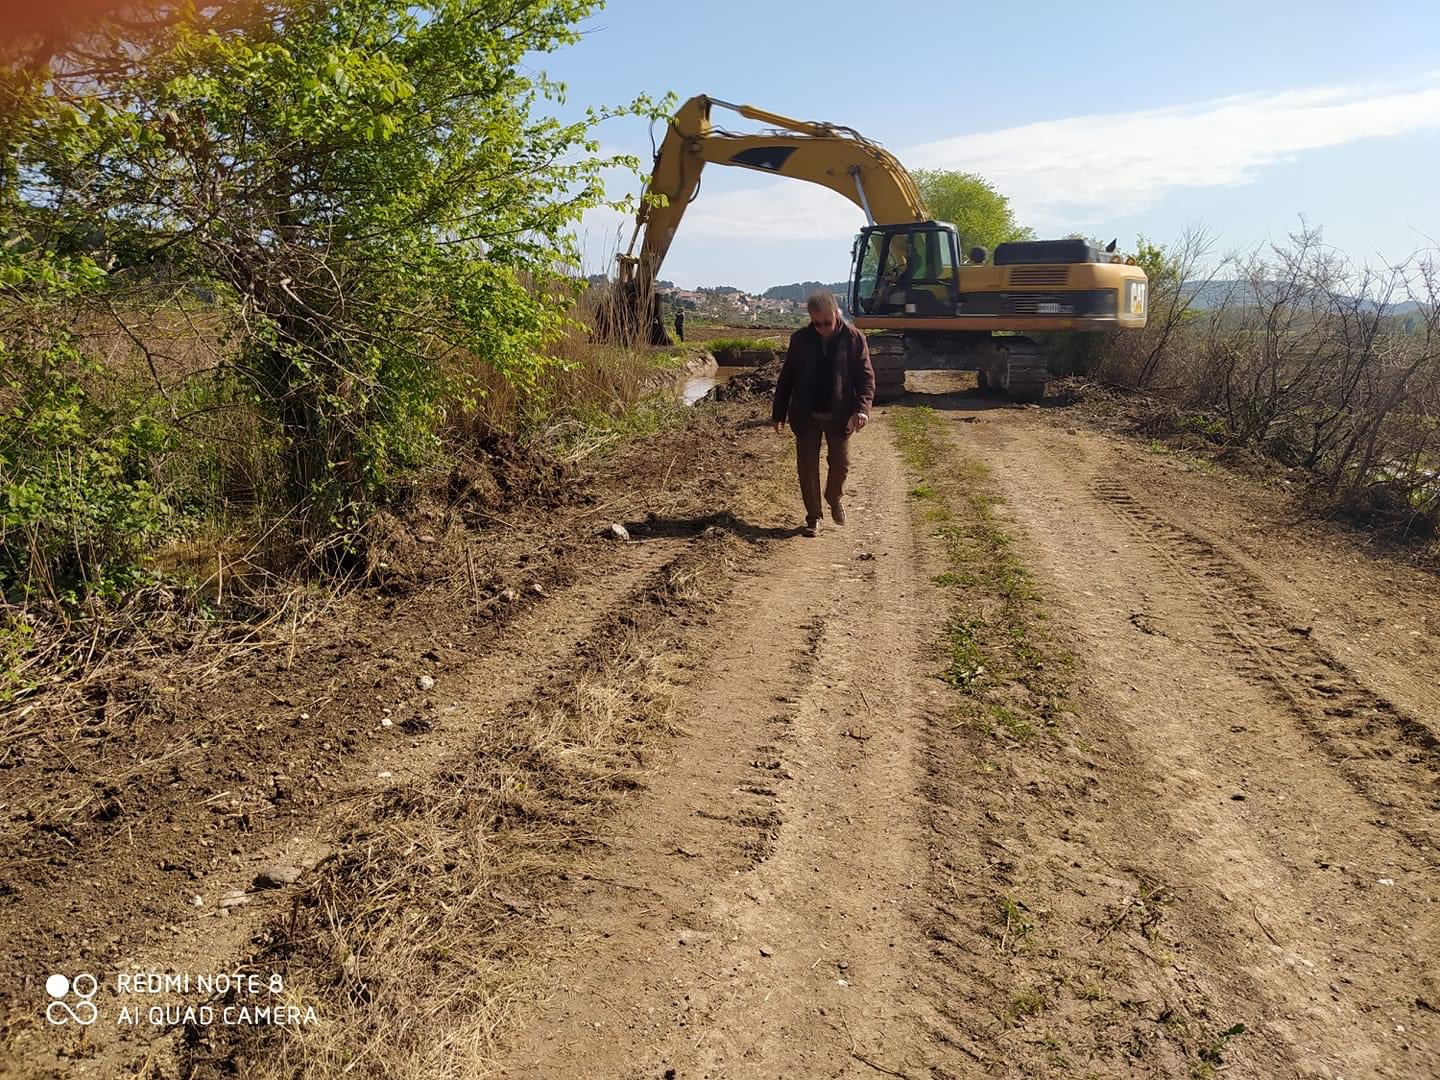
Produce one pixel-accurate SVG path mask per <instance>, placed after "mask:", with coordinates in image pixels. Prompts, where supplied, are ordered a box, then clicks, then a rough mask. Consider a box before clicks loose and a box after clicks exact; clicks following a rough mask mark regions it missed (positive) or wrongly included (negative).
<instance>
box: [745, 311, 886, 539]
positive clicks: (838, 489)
mask: <svg viewBox="0 0 1440 1080" xmlns="http://www.w3.org/2000/svg"><path fill="white" fill-rule="evenodd" d="M805 308H806V310H807V311H809V312H810V325H809V326H806V327H803V328H802V329H800V330H797V331H795V333H793V334H791V335H790V348H789V349H787V350H786V352H785V363H784V365H783V366H782V367H781V368H780V378H779V379H778V380H776V383H775V400H774V402H773V403H772V405H771V408H770V419H771V421H772V422H773V423H774V425H775V430H776V431H777V432H783V431H784V430H785V422H786V421H787V420H788V421H789V422H790V428H791V430H792V431H794V432H795V466H796V470H797V471H798V472H799V474H800V496H801V498H803V499H804V500H805V535H806V536H814V535H816V533H817V532H818V531H819V528H820V520H821V517H822V514H821V511H820V440H821V438H822V437H823V438H824V439H825V445H826V449H827V451H828V453H827V455H826V457H827V462H828V465H829V472H828V474H827V475H826V477H825V501H826V502H827V503H829V504H830V516H831V517H832V518H833V519H834V521H835V524H836V525H844V524H845V507H844V505H843V504H842V503H841V496H842V495H844V492H845V476H846V474H847V473H848V472H849V469H850V436H851V435H853V434H854V433H855V432H857V431H859V430H860V429H861V428H863V427H864V426H865V424H866V423H867V422H868V421H869V419H870V408H871V405H872V404H873V403H874V401H875V369H874V368H872V367H871V366H870V346H869V345H868V344H866V341H865V335H864V334H862V333H861V332H860V331H859V330H856V329H855V327H853V326H851V325H850V324H849V323H847V322H846V321H845V320H844V319H843V318H842V317H841V315H840V306H839V305H838V304H837V303H836V302H835V297H834V295H833V294H832V293H830V292H829V291H826V290H820V291H817V292H813V293H811V294H810V296H809V297H808V298H807V299H806V301H805Z"/></svg>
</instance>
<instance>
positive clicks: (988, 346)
mask: <svg viewBox="0 0 1440 1080" xmlns="http://www.w3.org/2000/svg"><path fill="white" fill-rule="evenodd" d="M869 342H870V364H871V366H872V367H873V368H874V369H875V400H876V402H877V403H883V402H886V401H894V400H896V399H897V398H899V397H900V396H901V395H902V394H904V393H905V373H906V371H909V370H912V369H913V370H916V371H925V370H931V369H936V368H943V369H952V370H957V371H967V370H968V371H976V372H979V379H980V385H981V387H984V388H988V389H991V390H995V391H997V392H1000V393H1003V394H1005V396H1006V397H1008V398H1010V400H1012V401H1019V402H1035V401H1039V400H1040V399H1041V398H1042V397H1044V396H1045V383H1046V382H1047V381H1048V380H1049V378H1050V371H1049V368H1048V366H1047V364H1046V362H1045V357H1044V356H1043V355H1042V354H1041V352H1040V347H1039V346H1038V345H1036V344H1035V342H1033V341H1031V340H1030V339H1029V338H1027V337H994V338H989V339H986V340H984V342H983V344H981V345H969V346H967V347H964V348H960V349H958V350H949V349H944V350H937V349H935V348H934V347H927V346H922V345H919V344H918V343H916V342H912V341H910V340H908V339H906V338H904V337H902V336H901V335H899V334H873V335H871V337H870V339H869Z"/></svg>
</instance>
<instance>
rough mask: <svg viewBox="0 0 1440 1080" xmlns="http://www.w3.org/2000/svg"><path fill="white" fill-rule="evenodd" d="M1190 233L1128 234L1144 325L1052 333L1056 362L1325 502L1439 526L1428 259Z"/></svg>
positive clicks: (1436, 331) (1306, 233) (1438, 375)
mask: <svg viewBox="0 0 1440 1080" xmlns="http://www.w3.org/2000/svg"><path fill="white" fill-rule="evenodd" d="M1209 254H1210V244H1209V242H1208V240H1207V237H1206V236H1205V235H1204V234H1203V233H1199V232H1194V231H1192V232H1190V233H1188V234H1187V235H1186V236H1184V237H1182V238H1181V240H1180V241H1179V242H1177V243H1176V244H1174V245H1172V246H1170V247H1169V248H1161V247H1158V246H1155V245H1150V244H1143V243H1142V245H1141V249H1140V261H1141V263H1142V264H1143V265H1145V267H1146V269H1147V271H1148V272H1149V274H1150V282H1151V284H1150V320H1149V325H1148V326H1147V327H1146V329H1145V330H1144V331H1143V332H1137V333H1127V334H1118V335H1113V336H1108V337H1100V336H1095V337H1092V338H1089V339H1085V338H1080V339H1079V340H1076V338H1075V337H1073V336H1072V338H1071V339H1070V340H1069V341H1067V342H1063V343H1062V342H1059V341H1057V342H1056V343H1055V344H1054V346H1053V348H1052V357H1053V360H1054V363H1055V366H1056V367H1057V369H1058V370H1060V371H1061V372H1066V373H1070V372H1088V373H1089V374H1091V375H1092V376H1094V377H1097V378H1099V379H1101V380H1104V381H1106V382H1110V383H1114V384H1118V385H1122V386H1127V387H1135V388H1139V389H1143V390H1145V391H1147V392H1148V393H1150V394H1151V395H1154V396H1155V397H1157V398H1159V399H1161V400H1162V401H1164V402H1168V403H1169V404H1170V405H1172V406H1173V407H1174V410H1175V415H1176V416H1177V417H1178V422H1179V423H1180V424H1181V425H1183V426H1185V427H1187V428H1189V429H1190V430H1192V431H1195V432H1196V433H1198V434H1200V435H1203V436H1204V437H1206V438H1209V439H1212V440H1216V441H1230V442H1235V443H1239V444H1243V445H1245V446H1248V447H1251V448H1254V449H1256V450H1258V451H1260V452H1262V453H1264V454H1266V455H1269V456H1271V457H1273V458H1275V459H1277V460H1278V461H1280V462H1283V463H1284V464H1286V465H1289V466H1299V467H1303V468H1305V469H1309V470H1311V471H1313V472H1314V473H1315V474H1316V476H1317V477H1318V478H1319V480H1320V481H1321V483H1322V484H1323V485H1324V487H1325V489H1326V491H1328V493H1329V495H1330V497H1331V498H1332V499H1333V500H1334V503H1335V504H1336V505H1337V506H1338V507H1341V508H1343V509H1346V510H1349V511H1352V512H1354V513H1356V514H1358V515H1360V516H1362V517H1365V518H1367V519H1372V520H1373V519H1377V518H1378V519H1381V520H1387V521H1389V522H1392V523H1394V524H1395V525H1397V526H1399V527H1401V528H1402V529H1404V530H1407V531H1410V532H1413V533H1419V534H1422V535H1433V534H1434V532H1435V531H1436V528H1437V524H1440V303H1437V301H1440V294H1437V284H1440V277H1437V275H1440V265H1437V262H1436V258H1435V254H1434V253H1433V252H1431V253H1421V254H1420V255H1417V256H1416V257H1414V258H1412V259H1411V260H1409V261H1408V262H1406V263H1405V264H1404V265H1400V266H1387V267H1382V268H1379V269H1375V268H1372V267H1369V266H1364V265H1359V264H1356V263H1354V262H1353V261H1351V260H1350V259H1348V258H1346V257H1345V256H1344V255H1342V254H1340V253H1338V252H1336V251H1335V250H1333V249H1332V248H1330V247H1327V246H1326V245H1325V244H1324V243H1322V241H1321V237H1320V234H1319V232H1318V231H1316V230H1314V229H1310V228H1304V229H1302V231H1300V232H1298V233H1296V234H1295V235H1293V236H1291V237H1290V238H1289V240H1288V241H1287V242H1286V243H1283V244H1277V245H1273V246H1270V247H1268V248H1265V249H1262V250H1259V251H1254V252H1250V253H1246V254H1243V255H1236V256H1230V257H1228V258H1225V259H1222V260H1218V261H1216V260H1211V259H1210V258H1209Z"/></svg>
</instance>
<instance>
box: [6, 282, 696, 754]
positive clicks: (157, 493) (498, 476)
mask: <svg viewBox="0 0 1440 1080" xmlns="http://www.w3.org/2000/svg"><path fill="white" fill-rule="evenodd" d="M72 314H73V315H74V317H73V319H72V320H71V332H70V333H69V334H68V335H67V344H66V348H65V349H64V350H63V353H64V357H62V359H63V361H64V362H63V363H60V362H58V361H57V365H56V366H55V367H54V368H53V369H50V370H49V374H48V375H47V376H46V377H47V378H48V379H50V380H51V381H54V380H59V381H60V382H61V383H63V384H64V386H66V387H68V388H69V389H68V390H67V392H66V394H65V395H61V399H56V402H57V403H56V404H55V406H54V408H53V409H51V410H50V411H51V412H53V413H55V416H54V417H51V419H54V420H55V421H56V424H58V423H59V419H58V418H59V417H60V416H61V414H62V413H63V415H64V416H68V417H70V418H71V420H72V421H73V422H75V423H83V424H94V425H99V426H100V427H103V428H104V429H105V430H107V431H110V430H112V429H113V430H115V431H119V432H121V433H123V435H124V437H123V438H122V437H121V436H120V435H116V436H115V438H114V439H108V441H107V439H99V440H98V442H97V443H96V444H95V445H93V446H91V447H90V448H89V450H87V451H86V452H84V453H81V452H72V451H70V450H69V449H67V448H66V446H65V445H63V444H65V443H67V442H69V441H73V439H72V437H71V436H65V435H64V432H62V431H60V430H59V429H58V428H57V427H56V425H55V424H51V425H50V426H49V427H48V428H47V427H46V425H44V424H39V425H36V424H34V423H29V425H28V429H27V432H26V433H25V434H24V437H23V438H21V437H20V433H19V432H18V431H17V432H12V434H15V435H16V440H18V441H11V440H0V443H3V445H0V450H3V453H0V489H3V494H4V502H5V505H6V506H7V507H9V509H10V510H15V508H16V507H17V506H22V505H32V504H34V505H35V506H38V507H39V509H37V510H36V512H35V513H34V514H30V515H29V516H28V517H27V515H26V513H21V512H20V511H16V512H15V513H8V512H7V514H6V515H5V518H4V522H3V529H0V533H3V540H4V543H5V545H6V547H7V559H8V562H7V566H9V567H10V570H12V571H16V572H17V573H20V575H21V576H22V577H24V578H25V581H23V582H22V581H21V580H20V578H19V577H16V576H15V575H14V574H11V575H10V576H9V577H8V578H7V579H6V580H0V585H3V586H5V590H6V594H7V595H6V596H5V597H4V598H3V599H0V735H3V736H5V743H6V745H7V746H8V747H12V748H13V747H15V746H17V745H19V743H20V742H22V741H24V740H27V739H28V740H31V741H33V740H34V739H37V738H38V739H42V740H47V741H57V742H66V741H69V740H71V739H72V738H73V737H75V734H76V732H77V731H78V730H79V729H80V728H81V727H84V726H86V725H87V724H90V722H91V719H92V717H93V715H94V714H95V711H96V710H97V709H98V710H100V713H101V714H102V715H103V717H104V719H105V720H106V722H107V723H108V722H109V721H111V720H115V719H119V718H121V717H123V716H124V715H125V714H126V713H128V712H131V711H132V710H133V708H134V707H135V706H136V703H134V702H131V701H129V700H128V696H129V695H127V694H125V693H119V694H117V693H116V692H114V691H113V683H114V681H115V679H116V678H117V676H119V675H121V674H133V669H134V668H135V666H136V665H140V666H142V667H144V668H146V669H149V670H152V671H154V672H156V673H157V675H156V677H157V678H159V679H162V680H164V681H176V680H180V679H184V678H186V677H187V675H194V674H196V673H197V672H202V671H212V670H214V669H215V668H217V667H218V666H221V665H226V664H229V663H232V662H244V660H245V658H246V657H249V656H251V655H252V654H254V653H256V652H260V653H264V652H266V651H269V652H274V650H275V649H276V648H279V649H282V650H284V651H286V652H287V653H293V650H294V648H295V647H296V645H297V642H299V641H300V640H302V639H303V636H304V634H305V633H306V632H307V630H308V629H310V628H311V627H313V626H314V625H315V624H316V623H319V622H323V621H325V620H326V619H328V618H330V617H331V616H333V614H334V612H335V609H336V606H337V604H340V603H343V600H344V598H345V597H346V596H347V595H348V594H350V593H351V592H353V591H354V590H356V589H357V588H359V589H364V588H366V587H371V586H378V587H381V588H385V589H390V590H393V589H396V588H403V587H405V583H404V582H403V581H400V580H399V576H400V575H397V574H396V573H395V570H396V567H395V566H394V565H393V564H392V563H391V560H390V558H389V556H391V555H392V554H393V549H394V548H395V547H396V546H397V543H398V544H399V545H400V546H402V547H403V546H408V547H410V548H415V547H417V546H419V545H422V544H424V545H430V546H431V548H432V549H434V550H437V551H438V550H441V549H443V548H445V547H446V546H447V539H453V536H448V535H447V534H449V533H450V532H451V531H452V530H454V529H455V527H456V526H459V525H466V526H469V527H473V528H480V529H483V528H487V527H491V528H493V527H501V526H499V525H498V523H499V522H500V521H501V520H503V519H504V518H505V517H506V516H507V515H509V514H510V513H511V512H513V511H515V510H517V509H519V508H522V507H524V506H525V505H526V504H527V503H529V502H530V501H532V499H533V497H534V496H535V495H536V493H537V490H538V489H540V488H544V487H548V488H552V489H553V488H554V487H556V486H557V485H564V484H567V483H571V482H573V479H574V478H573V475H571V474H572V473H573V472H574V470H576V469H579V468H589V467H591V466H593V465H594V464H595V463H597V462H599V461H602V460H603V459H605V458H606V457H608V456H609V455H611V454H612V453H614V452H615V451H616V450H618V449H619V448H621V447H622V446H624V445H625V444H626V443H627V440H630V439H633V438H636V437H648V436H653V435H656V434H658V433H660V432H662V431H665V430H668V429H671V428H674V427H675V426H677V425H679V424H682V423H684V422H685V415H684V413H683V410H682V409H681V408H680V407H679V406H678V405H677V404H676V403H675V402H674V400H673V398H672V397H671V395H670V394H669V392H668V391H669V388H670V384H671V383H672V382H673V380H674V371H675V369H676V368H677V367H678V366H679V365H680V364H681V363H682V362H683V359H684V355H683V354H682V353H679V352H676V351H668V352H662V351H657V350H653V349H624V348H618V347H611V346H604V345H600V344H597V343H595V342H593V341H591V340H590V337H589V335H588V333H587V331H586V329H585V326H586V324H585V322H584V321H583V320H584V317H585V316H586V312H585V311H584V310H577V312H576V316H577V317H576V318H575V319H573V320H571V322H570V324H569V329H568V332H567V333H566V335H565V336H563V337H561V338H559V339H557V340H556V341H554V342H553V343H552V345H551V352H552V354H553V361H554V362H553V363H551V364H550V365H549V366H548V367H546V368H545V369H544V371H543V373H542V375H541V377H540V380H539V382H538V383H537V385H535V386H533V387H530V388H528V389H526V390H524V391H523V392H522V391H521V390H519V389H517V388H516V387H515V386H513V385H512V384H511V383H510V382H508V381H507V380H506V379H505V378H504V377H502V376H501V375H500V373H498V372H495V371H492V370H490V369H488V368H486V367H485V366H484V365H481V364H477V363H474V362H472V361H468V360H466V359H465V358H464V357H459V356H457V357H453V358H452V360H451V361H450V362H451V364H452V365H454V366H456V367H458V368H464V369H466V370H465V371H464V372H463V374H464V376H465V377H464V379H461V378H460V377H459V375H460V373H458V372H457V377H456V378H454V379H453V380H447V382H449V383H450V384H451V385H456V386H459V385H462V384H464V385H466V386H467V387H468V390H467V393H466V394H465V395H464V396H463V398H462V397H457V398H455V399H454V400H450V401H447V402H446V403H445V406H444V408H443V409H442V410H441V414H442V415H443V418H444V419H443V422H442V423H441V425H440V427H439V428H437V431H436V439H437V442H436V448H437V449H436V453H435V454H433V455H432V456H431V457H430V458H428V459H427V460H426V461H425V462H424V463H421V464H417V465H416V466H415V467H413V468H411V469H410V470H409V471H408V472H406V473H405V474H404V475H400V476H397V477H395V478H394V479H393V480H392V481H391V483H390V484H389V485H388V488H387V494H386V498H385V500H384V501H383V502H382V503H380V504H377V505H374V506H372V507H370V508H369V509H368V510H367V512H366V514H365V516H364V517H363V518H362V519H359V520H358V521H357V523H356V525H355V526H354V527H353V528H347V529H337V530H336V531H335V532H333V533H332V534H330V535H328V536H326V537H323V538H322V539H321V540H320V541H319V542H315V543H308V542H304V541H302V540H301V538H300V535H299V534H300V532H301V530H300V527H299V520H298V519H299V517H300V516H301V508H300V507H298V506H296V505H294V504H291V503H287V502H286V501H285V499H284V498H282V497H281V495H280V483H279V470H278V466H275V463H274V461H273V460H272V459H273V458H274V457H275V456H276V454H277V453H278V452H279V451H278V448H277V445H276V443H275V441H274V440H273V439H272V438H270V437H269V436H268V435H267V430H268V429H267V426H266V423H267V422H266V420H265V417H264V414H263V411H262V410H260V409H259V408H258V407H256V405H255V403H254V402H252V401H250V400H248V399H247V398H246V396H245V394H244V393H242V392H241V389H242V388H241V387H240V386H239V384H238V383H237V382H236V379H235V376H234V373H233V369H229V368H227V366H226V363H225V358H224V337H225V328H224V327H223V326H222V325H220V323H219V322H218V316H217V315H215V314H214V313H213V312H211V311H209V310H208V309H206V308H205V307H204V305H200V304H198V303H197V302H195V301H194V300H193V298H192V299H191V300H188V301H187V302H186V303H183V304H177V303H174V302H167V303H164V304H160V303H151V304H150V305H149V306H144V305H140V304H139V303H138V301H137V302H136V305H135V306H133V307H132V308H130V309H127V310H126V311H124V312H120V313H111V314H109V315H105V314H103V313H94V312H92V313H89V314H88V315H85V316H84V317H83V318H82V317H81V315H82V314H83V313H72ZM122 315H123V316H124V318H123V319H122V318H121V317H120V316H122ZM107 320H108V321H107ZM120 323H123V325H124V327H125V330H124V333H122V332H121V329H120V326H119V324H120ZM157 355H162V356H163V358H164V361H165V363H164V364H163V365H161V366H159V367H158V368H156V367H155V366H154V365H153V364H152V363H151V361H153V360H154V358H155V357H156V356H157ZM42 399H43V400H50V399H49V398H45V397H44V396H43V395H41V397H40V398H37V399H36V400H42ZM61 406H63V408H62V407H61ZM37 407H38V406H37ZM177 409H178V410H179V412H178V413H177V412H176V411H175V410H177ZM46 415H49V414H48V413H47V414H46ZM177 416H178V417H179V418H178V419H177ZM147 418H148V419H147ZM42 419H43V418H42ZM29 420H30V421H34V420H36V417H35V416H31V417H29ZM151 421H153V423H151ZM27 423H28V421H27ZM52 429H53V430H52ZM162 429H163V430H162ZM45 431H50V434H49V435H48V436H47V435H45ZM62 436H63V438H62ZM37 440H38V441H37ZM27 447H28V449H27ZM32 452H33V453H32ZM26 454H30V455H31V457H30V459H26ZM97 454H98V455H99V457H101V458H104V461H98V460H97V459H96V455H97ZM87 455H88V456H87ZM107 455H108V456H107ZM111 458H113V459H114V460H113V461H112V460H111ZM101 466H104V467H103V468H102V467H101ZM112 466H113V467H112ZM557 470H558V472H557ZM92 474H93V475H92ZM117 477H118V479H116V478H117ZM102 478H103V482H102ZM462 489H463V490H462ZM541 494H542V495H544V496H546V497H548V495H549V494H550V493H549V492H541ZM37 499H38V500H40V503H35V502H34V500H37ZM27 500H28V501H27ZM46 500H49V504H46V505H40V504H44V503H46ZM56 500H58V501H59V502H58V503H56ZM461 502H463V503H464V504H465V507H464V510H465V511H466V512H465V513H460V512H458V511H459V510H461V509H462V508H461V507H460V506H459V505H457V504H459V503H461ZM52 504H53V505H52ZM112 511H113V513H112ZM487 514H488V515H489V516H488V518H487V516H486V515H487ZM137 515H138V516H137ZM31 518H33V521H32V520H31ZM72 518H73V519H74V520H73V521H72V520H71V519H72ZM141 519H143V520H141ZM47 530H50V531H54V532H55V534H56V535H55V536H49V537H48V539H47V536H48V533H47ZM61 533H63V534H65V536H68V537H70V538H71V539H70V540H66V539H65V538H64V537H60V539H58V540H57V539H56V537H59V536H60V534H61ZM52 542H53V543H58V544H60V546H61V547H67V546H68V547H70V548H74V550H73V551H69V552H68V553H67V554H64V555H63V557H61V556H60V555H57V554H56V551H57V550H58V549H54V550H52V547H53V543H52ZM11 556H13V557H11ZM57 559H58V562H57ZM22 567H23V568H24V569H23V571H22V570H20V569H19V568H22ZM141 681H144V680H141ZM90 726H93V724H91V725H90ZM87 734H94V732H89V733H87Z"/></svg>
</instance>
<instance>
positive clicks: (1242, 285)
mask: <svg viewBox="0 0 1440 1080" xmlns="http://www.w3.org/2000/svg"><path fill="white" fill-rule="evenodd" d="M1265 284H1266V286H1268V287H1270V288H1275V289H1278V288H1279V287H1280V282H1266V283H1265ZM1253 288H1254V287H1253V285H1252V284H1251V283H1250V282H1248V281H1237V280H1227V279H1212V280H1210V281H1187V282H1186V283H1185V286H1184V292H1185V295H1186V296H1188V297H1190V298H1191V299H1190V306H1191V307H1192V308H1194V309H1196V310H1197V311H1209V310H1212V309H1214V308H1218V307H1224V306H1226V305H1229V306H1231V307H1248V306H1250V305H1252V304H1254V302H1255V295H1254V291H1253ZM1316 299H1317V300H1318V299H1320V297H1319V295H1318V294H1317V296H1316ZM1341 299H1342V300H1346V301H1349V302H1352V303H1353V302H1354V298H1353V297H1341ZM1376 307H1377V305H1376V304H1375V303H1374V302H1373V301H1364V302H1362V303H1361V304H1360V310H1362V311H1374V310H1376ZM1419 311H1420V305H1419V304H1417V303H1416V302H1415V301H1413V300H1407V301H1405V302H1404V303H1396V304H1391V305H1389V307H1387V308H1386V309H1385V314H1387V315H1391V316H1404V315H1414V314H1416V313H1417V312H1419Z"/></svg>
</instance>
